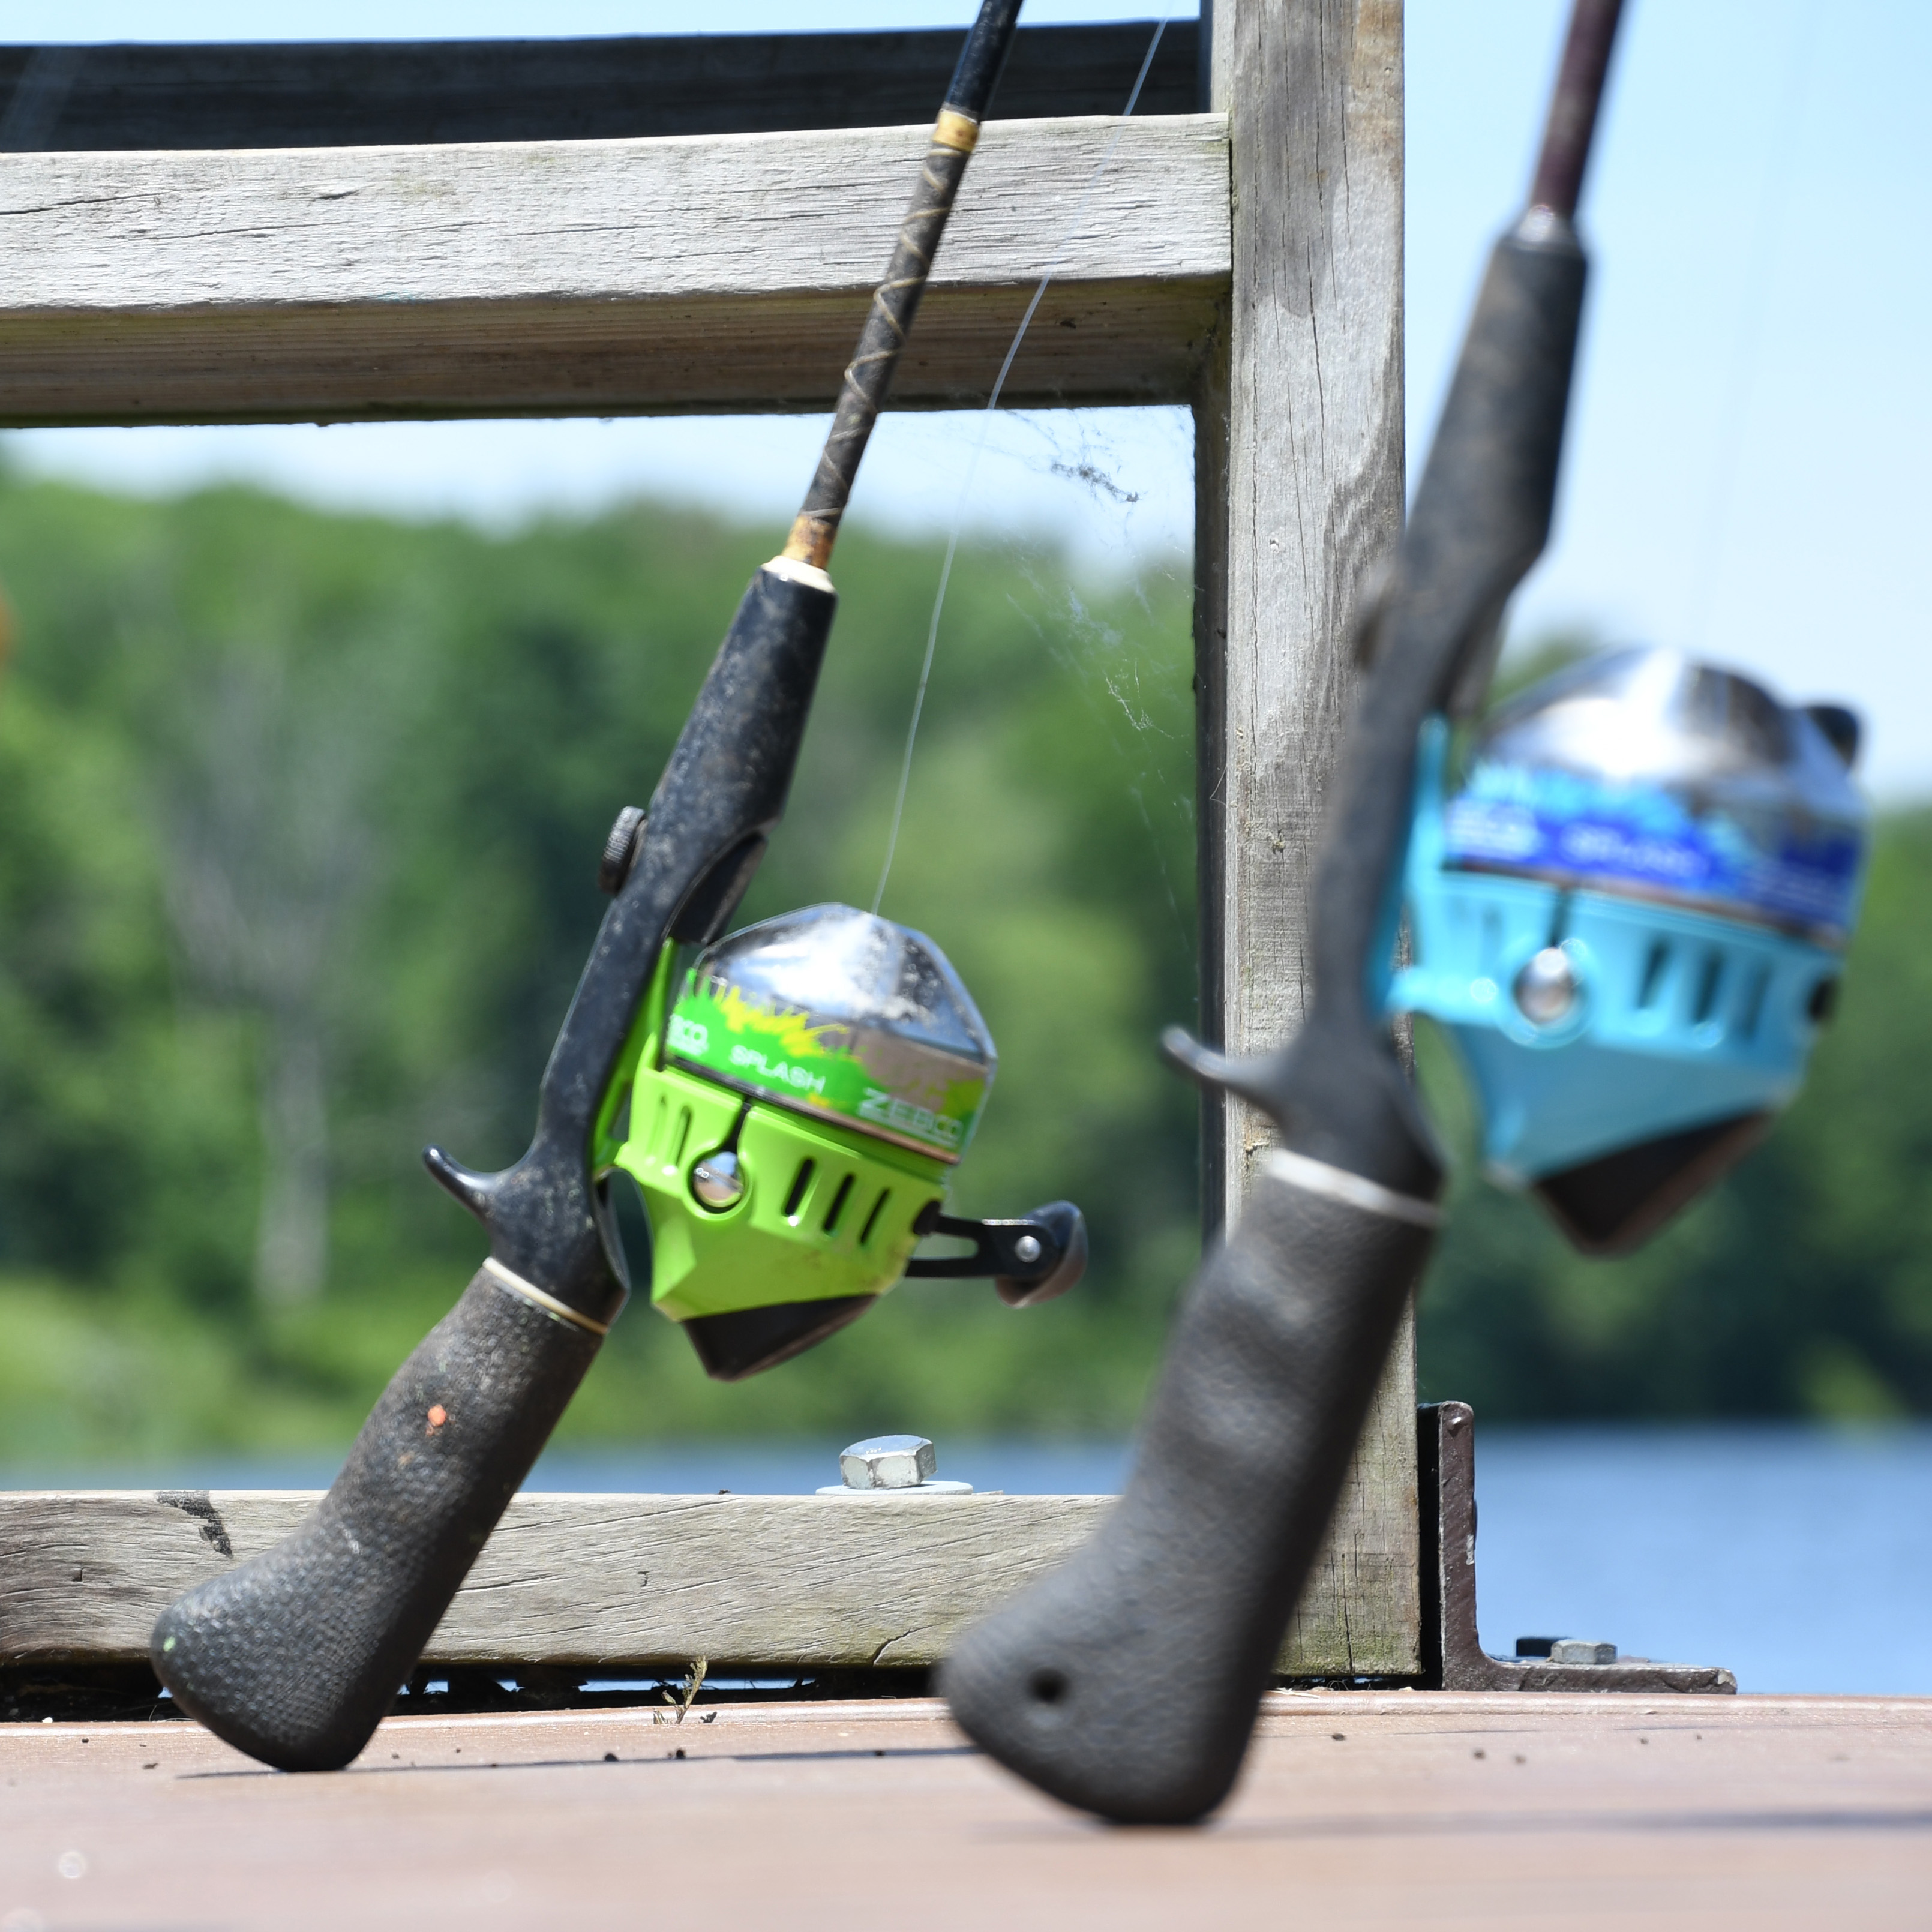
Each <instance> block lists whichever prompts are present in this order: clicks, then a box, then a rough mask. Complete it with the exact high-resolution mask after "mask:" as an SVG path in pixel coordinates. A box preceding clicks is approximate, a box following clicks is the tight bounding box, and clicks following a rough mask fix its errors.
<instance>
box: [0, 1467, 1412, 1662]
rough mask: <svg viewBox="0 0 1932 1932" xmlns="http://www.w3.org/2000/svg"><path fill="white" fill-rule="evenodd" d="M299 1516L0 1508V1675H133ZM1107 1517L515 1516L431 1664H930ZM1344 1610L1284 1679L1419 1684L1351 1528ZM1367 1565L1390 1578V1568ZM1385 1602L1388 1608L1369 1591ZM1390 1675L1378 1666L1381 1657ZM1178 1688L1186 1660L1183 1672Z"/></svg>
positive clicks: (1326, 1623)
mask: <svg viewBox="0 0 1932 1932" xmlns="http://www.w3.org/2000/svg"><path fill="white" fill-rule="evenodd" d="M316 1500H317V1499H316V1497H315V1496H313V1495H310V1494H305V1493H293V1492H283V1491H269V1490H243V1491H220V1490H217V1491H216V1492H215V1493H214V1494H212V1495H210V1494H209V1493H208V1492H206V1491H205V1490H201V1491H181V1490H175V1491H166V1490H163V1491H160V1492H158V1493H157V1492H154V1491H150V1490H130V1491H107V1492H96V1493H74V1492H65V1493H62V1492H46V1493H34V1492H26V1491H23V1492H20V1493H13V1494H7V1495H0V1664H4V1665H17V1664H55V1663H66V1664H112V1663H120V1662H130V1661H138V1660H139V1659H142V1658H145V1657H146V1655H147V1654H148V1633H149V1631H151V1629H152V1628H154V1619H155V1618H156V1617H157V1616H158V1615H159V1614H160V1612H161V1610H163V1608H165V1607H166V1605H167V1604H169V1603H170V1602H172V1601H173V1599H174V1598H175V1597H176V1596H178V1595H179V1594H180V1593H181V1592H182V1591H183V1590H185V1589H189V1588H190V1587H191V1586H193V1585H194V1584H196V1583H199V1582H200V1581H202V1580H203V1579H204V1578H205V1577H212V1576H214V1575H215V1574H217V1572H219V1571H221V1570H223V1569H224V1568H226V1567H227V1565H229V1563H230V1562H239V1561H241V1560H242V1559H245V1558H247V1557H248V1556H253V1555H254V1554H256V1553H257V1552H258V1551H260V1550H265V1549H266V1548H268V1547H269V1545H270V1544H273V1543H275V1541H278V1539H279V1538H281V1537H282V1536H284V1535H286V1534H287V1532H289V1531H290V1529H293V1528H294V1526H296V1523H298V1522H299V1520H301V1518H302V1516H303V1515H304V1514H305V1513H306V1512H307V1511H308V1510H309V1509H310V1508H312V1507H313V1506H314V1503H315V1502H316ZM1112 1501H1113V1499H1112V1497H1109V1496H998V1495H983V1496H904V1495H902V1496H892V1495H889V1494H880V1495H871V1496H850V1497H847V1496H547V1495H524V1496H518V1497H517V1499H516V1500H515V1501H514V1502H512V1503H511V1505H510V1508H509V1510H508V1513H507V1514H505V1517H504V1518H503V1520H502V1523H501V1524H500V1525H499V1526H498V1528H497V1529H496V1533H495V1534H494V1535H493V1536H492V1537H491V1538H490V1541H489V1543H488V1544H487V1546H486V1547H484V1551H483V1554H482V1556H481V1557H480V1558H479V1559H478V1561H477V1565H476V1568H475V1571H473V1572H472V1574H471V1576H470V1578H469V1581H468V1582H467V1583H466V1584H465V1585H464V1586H463V1589H461V1591H460V1592H458V1595H457V1598H456V1601H455V1603H454V1604H452V1605H451V1607H450V1610H449V1614H448V1615H447V1616H446V1617H445V1618H444V1619H443V1622H442V1624H441V1625H440V1627H439V1628H438V1629H437V1633H436V1635H435V1636H434V1637H433V1638H432V1639H431V1642H430V1646H429V1648H428V1651H427V1652H425V1659H424V1661H425V1662H426V1663H428V1664H498V1665H514V1664H587V1665H594V1666H597V1667H609V1668H613V1669H614V1668H618V1667H627V1668H648V1667H652V1666H656V1665H664V1666H670V1667H676V1668H678V1669H680V1670H681V1669H682V1667H684V1665H685V1664H686V1662H687V1661H688V1660H689V1659H691V1658H694V1657H703V1658H707V1659H708V1660H709V1661H710V1663H711V1664H712V1666H713V1667H716V1666H718V1665H721V1664H736V1665H740V1666H743V1667H769V1668H774V1669H792V1668H797V1669H831V1668H856V1667H868V1666H886V1665H922V1664H935V1663H937V1662H938V1661H939V1660H940V1659H941V1658H943V1657H944V1655H946V1653H947V1651H948V1650H949V1649H950V1648H951V1646H952V1644H953V1641H954V1640H955V1638H956V1637H957V1636H958V1634H959V1631H961V1630H962V1628H964V1627H965V1625H967V1624H968V1623H969V1622H971V1621H972V1620H973V1619H974V1618H976V1617H978V1616H981V1615H983V1613H985V1612H986V1611H988V1610H991V1609H992V1607H993V1606H994V1605H995V1604H998V1603H999V1602H1000V1601H1001V1600H1002V1599H1004V1598H1005V1597H1006V1596H1007V1595H1009V1594H1010V1592H1013V1591H1014V1590H1016V1589H1019V1587H1020V1586H1021V1585H1022V1584H1023V1583H1027V1582H1028V1581H1029V1580H1031V1579H1032V1578H1033V1577H1037V1576H1038V1575H1040V1574H1042V1573H1043V1571H1046V1570H1048V1569H1049V1568H1052V1567H1053V1566H1054V1565H1057V1564H1058V1563H1059V1562H1061V1561H1062V1560H1063V1559H1064V1558H1065V1557H1067V1556H1069V1555H1070V1553H1072V1551H1073V1548H1074V1547H1075V1546H1076V1544H1078V1543H1079V1542H1080V1541H1082V1539H1084V1538H1085V1537H1086V1536H1088V1535H1089V1534H1091V1532H1092V1530H1093V1529H1094V1526H1095V1525H1096V1524H1097V1523H1098V1522H1099V1520H1100V1517H1101V1516H1102V1515H1103V1513H1104V1512H1105V1511H1106V1510H1107V1509H1108V1508H1109V1506H1110V1505H1111V1504H1112ZM1345 1533H1346V1534H1348V1535H1349V1536H1350V1538H1351V1540H1352V1547H1351V1549H1350V1550H1349V1553H1348V1556H1349V1566H1348V1567H1349V1576H1348V1589H1349V1593H1350V1594H1349V1597H1347V1598H1345V1596H1344V1595H1343V1576H1344V1570H1343V1565H1341V1564H1340V1562H1337V1560H1336V1556H1335V1554H1334V1553H1333V1552H1331V1553H1330V1554H1329V1555H1328V1556H1326V1557H1325V1559H1324V1560H1323V1561H1322V1562H1321V1563H1319V1564H1318V1565H1316V1571H1315V1574H1314V1577H1313V1580H1312V1581H1311V1583H1310V1587H1309V1590H1308V1592H1307V1596H1306V1598H1304V1601H1303V1604H1302V1607H1301V1610H1300V1612H1299V1613H1298V1615H1297V1618H1296V1620H1295V1625H1294V1626H1293V1628H1292V1629H1291V1631H1290V1633H1289V1640H1288V1643H1287V1646H1286V1649H1285V1650H1284V1652H1283V1656H1282V1658H1281V1664H1280V1667H1281V1670H1282V1671H1283V1674H1284V1675H1287V1676H1301V1677H1333V1676H1359V1675H1380V1674H1384V1673H1400V1672H1402V1671H1405V1670H1412V1668H1413V1665H1412V1663H1409V1662H1406V1661H1404V1660H1405V1659H1406V1656H1407V1652H1406V1650H1404V1649H1402V1647H1401V1646H1400V1643H1399V1642H1398V1641H1397V1640H1396V1639H1395V1638H1394V1637H1393V1636H1391V1637H1388V1638H1380V1637H1378V1638H1375V1639H1373V1640H1371V1643H1370V1648H1369V1649H1364V1648H1363V1647H1362V1641H1363V1640H1362V1639H1361V1637H1360V1635H1359V1633H1358V1635H1357V1636H1356V1637H1355V1639H1354V1640H1351V1638H1350V1636H1349V1631H1350V1629H1351V1619H1350V1617H1349V1610H1348V1606H1349V1601H1351V1600H1352V1597H1353V1595H1355V1593H1357V1592H1360V1591H1361V1589H1362V1588H1363V1583H1364V1579H1363V1578H1362V1577H1361V1574H1360V1571H1361V1565H1362V1564H1363V1563H1364V1561H1365V1560H1373V1559H1375V1557H1376V1553H1375V1552H1372V1551H1367V1550H1364V1547H1362V1545H1361V1533H1360V1530H1359V1528H1358V1529H1355V1531H1352V1532H1345ZM1381 1556H1382V1560H1383V1561H1388V1560H1391V1556H1393V1559H1394V1560H1396V1561H1401V1560H1405V1559H1403V1557H1402V1556H1401V1554H1400V1552H1399V1551H1397V1552H1393V1553H1391V1552H1383V1553H1381ZM1384 1587H1385V1588H1386V1587H1387V1586H1386V1584H1385V1585H1384ZM1352 1643H1353V1647H1351V1646H1352ZM1385 1653H1386V1654H1385ZM1175 1668H1176V1669H1177V1670H1185V1669H1186V1668H1187V1659H1185V1658H1176V1659H1175Z"/></svg>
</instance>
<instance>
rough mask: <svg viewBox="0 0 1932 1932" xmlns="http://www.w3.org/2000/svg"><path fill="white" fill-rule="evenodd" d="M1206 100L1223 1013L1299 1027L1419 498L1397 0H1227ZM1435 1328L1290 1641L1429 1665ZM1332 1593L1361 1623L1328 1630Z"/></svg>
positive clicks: (1239, 1188) (1255, 1148) (1208, 714)
mask: <svg viewBox="0 0 1932 1932" xmlns="http://www.w3.org/2000/svg"><path fill="white" fill-rule="evenodd" d="M1204 31H1205V32H1206V33H1207V34H1208V55H1209V72H1210V76H1211V105H1212V106H1213V107H1214V108H1216V109H1217V110H1219V111H1222V112H1225V113H1226V114H1227V115H1228V116H1229V145H1230V165H1231V169H1232V179H1233V184H1234V196H1235V211H1234V243H1233V245H1234V257H1233V268H1232V281H1231V284H1230V291H1229V305H1228V309H1227V312H1226V323H1225V326H1224V327H1223V329H1222V330H1221V332H1220V333H1219V334H1218V335H1217V338H1216V339H1215V342H1214V353H1213V354H1212V355H1211V356H1210V357H1209V358H1208V359H1207V360H1206V361H1205V363H1204V366H1203V369H1202V379H1201V382H1200V383H1199V386H1198V387H1197V389H1196V395H1195V421H1196V475H1197V490H1198V496H1199V505H1200V508H1199V522H1198V526H1197V527H1198V532H1199V535H1198V539H1197V540H1198V542H1199V550H1198V553H1197V554H1198V556H1199V562H1198V565H1197V587H1196V626H1195V634H1196V679H1195V685H1196V691H1197V692H1198V693H1199V705H1200V712H1199V734H1198V744H1199V754H1198V784H1199V797H1200V815H1199V826H1200V833H1199V874H1200V883H1199V894H1200V904H1201V917H1202V967H1201V1004H1202V1019H1201V1024H1202V1032H1203V1034H1204V1036H1205V1037H1206V1038H1207V1039H1208V1040H1211V1041H1213V1042H1214V1043H1217V1044H1220V1045H1223V1046H1225V1047H1226V1049H1227V1050H1229V1052H1235V1053H1252V1052H1265V1051H1267V1050H1268V1049H1273V1048H1274V1047H1277V1046H1280V1045H1281V1044H1282V1043H1283V1042H1284V1041H1285V1040H1288V1039H1289V1038H1291V1037H1292V1036H1293V1034H1294V1033H1295V1029H1296V1028H1297V1027H1298V1026H1299V1025H1300V1024H1301V1017H1302V1013H1303V1010H1304V998H1305V995H1306V992H1307V950H1306V947H1307V931H1308V890H1309V885H1310V877H1311V873H1312V867H1313V858H1314V851H1315V845H1316V840H1317V838H1318V837H1319V834H1320V831H1321V825H1322V808H1323V798H1324V793H1325V788H1326V785H1327V782H1328V774H1329V772H1330V771H1331V769H1332V767H1333V765H1334V758H1335V754H1336V751H1337V748H1338V745H1339V742H1340V730H1341V725H1342V721H1343V714H1344V710H1345V707H1346V704H1347V702H1348V700H1349V694H1350V685H1351V673H1350V666H1349V649H1348V637H1347V632H1348V624H1349V613H1350V607H1351V604H1352V600H1353V597H1354V593H1355V583H1356V580H1357V578H1358V577H1359V575H1360V574H1361V571H1362V569H1363V568H1364V565H1366V564H1367V563H1368V562H1370V560H1371V559H1373V557H1374V556H1376V555H1377V554H1378V553H1379V552H1380V551H1381V550H1382V549H1383V548H1384V547H1385V546H1386V545H1387V544H1388V543H1389V542H1391V541H1392V540H1393V538H1394V535H1395V534H1396V532H1397V529H1399V528H1400V523H1401V517H1402V504H1403V414H1402V411H1403V360H1402V246H1403V234H1402V216H1403V201H1402V195H1403V124H1402V112H1403V108H1402V102H1403V92H1402V13H1401V7H1400V4H1399V0H1215V5H1214V7H1213V8H1212V10H1211V13H1210V14H1209V16H1208V25H1207V26H1206V27H1205V29H1204ZM1268 1133H1269V1130H1268V1124H1267V1123H1266V1121H1265V1120H1264V1119H1263V1118H1262V1116H1261V1115H1259V1114H1258V1113H1256V1112H1255V1111H1254V1110H1253V1109H1251V1108H1249V1107H1247V1106H1243V1105H1242V1104H1241V1103H1239V1102H1238V1101H1234V1100H1228V1101H1226V1102H1224V1103H1222V1104H1221V1105H1220V1106H1210V1107H1208V1109H1205V1115H1204V1120H1203V1136H1202V1138H1203V1148H1202V1188H1203V1193H1204V1197H1205V1199H1204V1202H1203V1208H1204V1219H1205V1221H1206V1223H1207V1226H1208V1232H1209V1234H1210V1235H1213V1234H1214V1232H1216V1231H1217V1230H1218V1229H1220V1228H1221V1227H1222V1226H1225V1225H1226V1223H1229V1222H1230V1221H1232V1220H1234V1219H1235V1218H1236V1217H1238V1214H1239V1213H1240V1211H1241V1204H1242V1202H1243V1201H1244V1199H1246V1198H1247V1193H1248V1188H1249V1184H1250V1177H1251V1174H1252V1171H1253V1163H1254V1161H1255V1160H1256V1157H1257V1155H1258V1154H1259V1153H1260V1152H1261V1151H1262V1149H1263V1148H1265V1146H1266V1145H1267V1144H1268ZM1414 1414H1415V1340H1414V1331H1413V1328H1412V1326H1410V1325H1405V1328H1404V1331H1403V1334H1402V1336H1401V1337H1400V1340H1399V1341H1398V1343H1397V1347H1396V1349H1395V1351H1394V1354H1393V1355H1392V1356H1391V1360H1390V1364H1389V1369H1388V1373H1387V1375H1386V1376H1385V1378H1384V1380H1383V1383H1382V1388H1381V1389H1380V1391H1379V1393H1378V1394H1377V1397H1376V1403H1375V1406H1374V1408H1373V1410H1372V1412H1371V1413H1370V1418H1369V1421H1368V1424H1367V1428H1366V1430H1364V1436H1363V1439H1362V1444H1361V1448H1360V1449H1359V1450H1358V1453H1357V1456H1356V1460H1355V1466H1354V1467H1353V1469H1352V1471H1351V1472H1350V1475H1349V1483H1348V1486H1347V1487H1346V1490H1344V1492H1343V1500H1342V1504H1341V1506H1340V1511H1339V1512H1338V1514H1337V1519H1336V1523H1335V1526H1334V1532H1333V1533H1332V1534H1331V1538H1330V1544H1329V1549H1328V1553H1327V1555H1326V1556H1325V1559H1324V1563H1325V1565H1334V1566H1338V1567H1337V1570H1336V1572H1335V1574H1332V1575H1331V1576H1329V1577H1328V1578H1327V1579H1326V1580H1325V1583H1323V1584H1322V1587H1320V1588H1319V1589H1313V1588H1312V1589H1311V1590H1310V1593H1309V1595H1308V1597H1307V1599H1306V1601H1304V1605H1303V1607H1302V1609H1301V1611H1300V1612H1299V1613H1298V1616H1297V1620H1296V1625H1295V1639H1294V1640H1295V1642H1297V1643H1301V1644H1302V1645H1304V1646H1307V1648H1308V1649H1310V1650H1311V1651H1312V1652H1323V1653H1325V1654H1326V1653H1332V1652H1334V1651H1335V1650H1337V1649H1338V1648H1346V1649H1352V1650H1353V1651H1354V1652H1355V1654H1357V1655H1361V1656H1363V1657H1364V1658H1370V1657H1372V1658H1374V1659H1375V1660H1376V1661H1374V1662H1373V1663H1369V1662H1366V1661H1365V1662H1364V1663H1362V1664H1360V1665H1358V1668H1360V1669H1362V1670H1375V1671H1384V1670H1387V1671H1392V1672H1407V1671H1412V1670H1415V1669H1416V1668H1417V1667H1418V1662H1419V1657H1420V1652H1419V1650H1418V1648H1417V1646H1418V1643H1419V1642H1420V1633H1421V1605H1420V1601H1419V1599H1418V1596H1417V1594H1416V1592H1417V1577H1418V1574H1419V1570H1418V1556H1417V1544H1416V1541H1415V1539H1416V1537H1417V1534H1418V1517H1417V1513H1416V1490H1415V1438H1414V1435H1413V1433H1412V1432H1413V1423H1412V1418H1413V1417H1414ZM1329 1607H1332V1609H1333V1610H1334V1613H1335V1614H1336V1615H1337V1616H1340V1617H1343V1618H1344V1619H1346V1620H1345V1621H1344V1622H1340V1623H1337V1624H1335V1625H1331V1626H1324V1627H1318V1626H1317V1624H1316V1622H1315V1619H1317V1618H1318V1617H1319V1616H1321V1615H1322V1614H1323V1613H1324V1610H1325V1608H1329Z"/></svg>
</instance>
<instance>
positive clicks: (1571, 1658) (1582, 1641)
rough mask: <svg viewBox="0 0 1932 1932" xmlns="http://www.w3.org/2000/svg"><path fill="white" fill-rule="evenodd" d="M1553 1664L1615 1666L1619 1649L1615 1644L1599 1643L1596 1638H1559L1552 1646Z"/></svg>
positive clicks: (1551, 1659)
mask: <svg viewBox="0 0 1932 1932" xmlns="http://www.w3.org/2000/svg"><path fill="white" fill-rule="evenodd" d="M1616 1661H1617V1647H1616V1645H1615V1644H1613V1643H1598V1642H1597V1641H1596V1640H1595V1638H1594V1637H1559V1638H1558V1639H1557V1640H1556V1642H1555V1643H1553V1644H1552V1645H1551V1646H1550V1662H1551V1663H1552V1664H1614V1663H1616Z"/></svg>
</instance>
